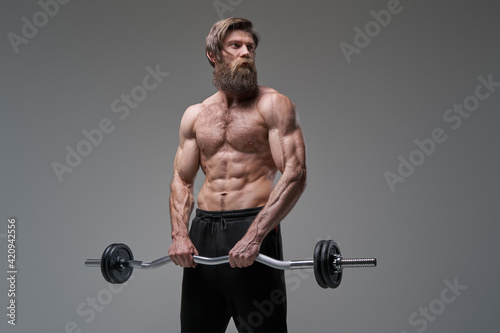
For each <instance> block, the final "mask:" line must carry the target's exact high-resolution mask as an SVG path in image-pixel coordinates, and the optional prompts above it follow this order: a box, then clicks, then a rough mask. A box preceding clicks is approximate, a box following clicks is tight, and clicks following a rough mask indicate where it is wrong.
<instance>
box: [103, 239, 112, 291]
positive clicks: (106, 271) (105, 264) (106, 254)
mask: <svg viewBox="0 0 500 333" xmlns="http://www.w3.org/2000/svg"><path fill="white" fill-rule="evenodd" d="M115 245H116V244H115V243H113V244H111V245H109V246H108V247H107V248H106V249H105V250H104V252H103V253H102V256H101V273H102V276H103V277H104V280H106V281H108V282H109V283H114V282H113V281H112V280H111V277H110V276H109V258H110V255H109V253H110V252H111V250H112V249H113V248H114V247H115Z"/></svg>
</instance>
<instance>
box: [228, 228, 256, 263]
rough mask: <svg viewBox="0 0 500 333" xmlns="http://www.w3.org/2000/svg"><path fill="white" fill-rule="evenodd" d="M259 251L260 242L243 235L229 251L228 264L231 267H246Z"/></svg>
mask: <svg viewBox="0 0 500 333" xmlns="http://www.w3.org/2000/svg"><path fill="white" fill-rule="evenodd" d="M259 251H260V243H259V242H257V241H255V239H254V238H253V239H247V237H246V236H245V237H243V238H242V239H241V240H240V241H239V242H238V243H236V245H235V246H234V247H233V248H232V250H231V251H229V265H231V267H233V268H235V267H239V268H242V267H248V266H250V265H252V264H253V262H254V261H255V258H256V257H257V255H258V254H259Z"/></svg>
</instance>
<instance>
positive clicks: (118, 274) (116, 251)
mask: <svg viewBox="0 0 500 333" xmlns="http://www.w3.org/2000/svg"><path fill="white" fill-rule="evenodd" d="M109 255H110V265H109V266H108V267H110V268H109V269H108V273H109V277H110V280H112V281H113V282H112V283H117V284H121V283H124V282H126V281H127V280H128V279H129V278H130V276H131V275H132V271H133V270H134V269H133V267H122V266H121V265H120V261H121V260H125V261H128V260H132V259H134V255H133V254H132V250H131V249H130V248H129V247H128V246H127V245H125V244H115V246H114V247H113V248H112V249H111V251H110V253H109Z"/></svg>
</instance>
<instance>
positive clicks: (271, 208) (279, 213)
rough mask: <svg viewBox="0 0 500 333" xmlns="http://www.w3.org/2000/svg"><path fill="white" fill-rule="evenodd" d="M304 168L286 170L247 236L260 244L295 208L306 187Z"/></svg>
mask: <svg viewBox="0 0 500 333" xmlns="http://www.w3.org/2000/svg"><path fill="white" fill-rule="evenodd" d="M306 178H307V171H306V168H305V167H298V168H287V169H286V170H285V172H284V173H283V174H282V175H281V177H280V179H279V181H278V183H277V184H276V186H275V187H274V189H273V191H272V192H271V194H270V196H269V200H268V202H267V203H266V205H265V206H264V207H263V208H262V210H261V211H260V213H259V215H257V217H256V218H255V220H254V221H253V223H252V224H251V226H250V227H249V229H248V232H247V235H248V236H249V237H253V238H254V241H255V242H258V243H262V241H263V239H264V237H265V236H266V235H267V234H268V233H269V232H270V231H271V230H272V229H273V228H275V227H276V226H277V225H278V224H279V223H280V222H281V221H282V220H283V219H284V218H285V217H286V216H287V215H288V213H290V211H291V210H292V208H293V207H294V206H295V204H296V203H297V201H298V200H299V198H300V196H301V195H302V193H303V192H304V189H305V187H306Z"/></svg>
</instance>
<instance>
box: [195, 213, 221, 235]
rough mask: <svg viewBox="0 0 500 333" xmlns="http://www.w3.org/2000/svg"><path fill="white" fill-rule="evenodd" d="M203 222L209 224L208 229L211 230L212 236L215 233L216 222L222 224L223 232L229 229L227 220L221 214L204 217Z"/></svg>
mask: <svg viewBox="0 0 500 333" xmlns="http://www.w3.org/2000/svg"><path fill="white" fill-rule="evenodd" d="M201 220H202V221H205V222H207V223H208V227H209V228H210V232H211V233H212V234H213V233H214V232H215V228H216V222H220V223H221V230H226V229H227V223H226V220H225V219H224V218H223V217H222V214H221V213H218V214H212V216H202V217H201Z"/></svg>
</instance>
